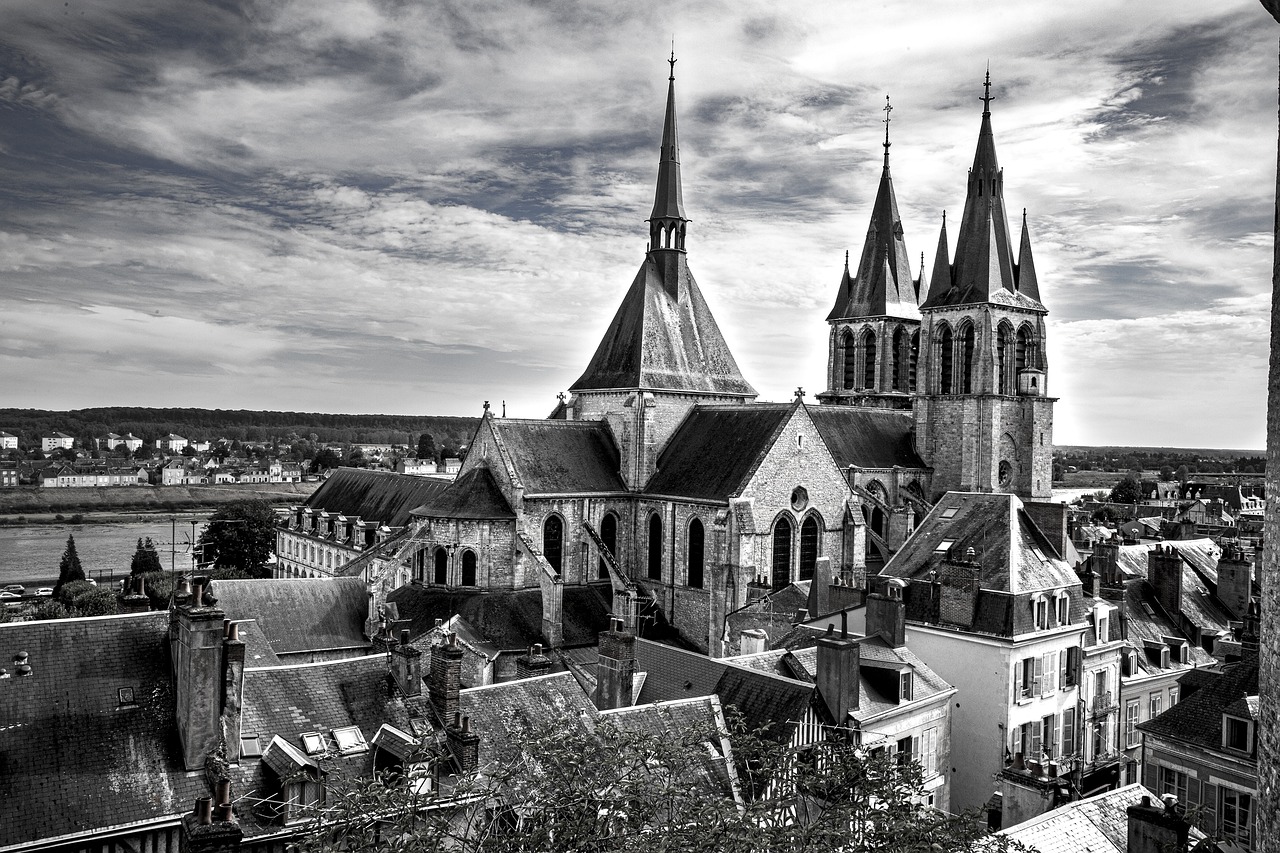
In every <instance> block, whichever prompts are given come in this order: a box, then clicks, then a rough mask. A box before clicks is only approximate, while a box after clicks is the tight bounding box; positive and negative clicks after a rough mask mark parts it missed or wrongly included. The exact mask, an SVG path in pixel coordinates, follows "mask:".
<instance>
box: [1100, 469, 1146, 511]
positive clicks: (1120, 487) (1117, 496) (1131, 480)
mask: <svg viewBox="0 0 1280 853" xmlns="http://www.w3.org/2000/svg"><path fill="white" fill-rule="evenodd" d="M1141 497H1142V488H1141V486H1140V485H1139V484H1138V480H1137V478H1135V477H1134V476H1133V475H1132V474H1130V475H1129V476H1127V477H1125V478H1124V479H1123V480H1121V481H1120V482H1118V483H1116V484H1115V487H1114V488H1112V490H1111V494H1110V495H1109V496H1108V500H1110V501H1111V503H1116V504H1131V503H1137V502H1138V500H1139V499H1140V498H1141Z"/></svg>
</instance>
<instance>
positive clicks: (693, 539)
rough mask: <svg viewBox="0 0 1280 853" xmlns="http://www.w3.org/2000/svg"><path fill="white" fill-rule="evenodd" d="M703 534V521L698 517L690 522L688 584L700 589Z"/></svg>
mask: <svg viewBox="0 0 1280 853" xmlns="http://www.w3.org/2000/svg"><path fill="white" fill-rule="evenodd" d="M703 536H704V531H703V529H702V522H701V521H699V520H698V519H696V518H695V519H694V520H693V521H691V522H689V545H688V557H689V559H688V564H689V565H688V569H689V573H688V584H689V586H692V587H697V588H698V589H702V561H703Z"/></svg>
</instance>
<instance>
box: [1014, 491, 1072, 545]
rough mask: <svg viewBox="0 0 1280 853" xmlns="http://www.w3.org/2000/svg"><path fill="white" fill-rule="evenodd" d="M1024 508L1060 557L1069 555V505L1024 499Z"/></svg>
mask: <svg viewBox="0 0 1280 853" xmlns="http://www.w3.org/2000/svg"><path fill="white" fill-rule="evenodd" d="M1022 509H1023V510H1024V511H1025V512H1026V513H1027V515H1028V516H1030V517H1031V521H1032V522H1034V523H1035V526H1036V527H1038V528H1039V529H1040V532H1041V533H1043V534H1044V535H1045V538H1047V539H1048V540H1049V544H1051V545H1052V546H1053V549H1054V550H1055V551H1057V552H1058V556H1059V557H1063V558H1065V557H1066V556H1067V542H1068V539H1069V537H1068V535H1067V505H1066V504H1065V503H1052V502H1049V501H1044V502H1041V501H1023V502H1022Z"/></svg>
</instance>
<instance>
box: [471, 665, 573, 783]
mask: <svg viewBox="0 0 1280 853" xmlns="http://www.w3.org/2000/svg"><path fill="white" fill-rule="evenodd" d="M458 707H459V710H460V711H461V713H463V714H464V715H466V716H468V717H470V718H471V730H472V731H474V732H475V733H476V734H478V735H479V736H480V762H481V763H482V764H484V763H486V762H488V761H491V760H493V759H495V758H501V759H504V760H506V759H509V758H510V757H512V754H513V750H514V749H515V743H513V742H512V737H513V736H514V737H518V736H519V734H520V733H521V732H524V731H531V730H532V731H537V730H538V729H540V728H542V727H543V726H547V725H553V724H557V723H563V724H565V725H570V724H573V723H577V722H579V721H580V720H582V719H583V718H594V717H596V716H597V712H596V707H595V705H593V704H592V703H591V700H590V699H589V698H588V697H587V694H586V693H584V692H583V691H582V688H581V687H579V686H578V682H577V681H576V680H575V679H574V677H573V675H572V674H570V673H568V672H558V673H555V674H554V675H545V676H541V677H538V678H523V679H520V680H518V681H506V682H502V683H500V684H491V685H485V686H483V687H472V688H469V689H466V690H462V691H461V692H459V694H458Z"/></svg>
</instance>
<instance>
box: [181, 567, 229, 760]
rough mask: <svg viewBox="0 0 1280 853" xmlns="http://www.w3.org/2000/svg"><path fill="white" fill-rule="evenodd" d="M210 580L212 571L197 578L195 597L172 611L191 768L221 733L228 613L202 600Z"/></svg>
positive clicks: (185, 746) (183, 726) (184, 751)
mask: <svg viewBox="0 0 1280 853" xmlns="http://www.w3.org/2000/svg"><path fill="white" fill-rule="evenodd" d="M207 583H208V578H207V577H199V578H196V579H195V582H194V583H193V584H192V593H191V597H190V599H189V601H188V602H187V603H186V604H181V605H178V606H176V607H174V608H173V610H172V612H171V615H170V636H171V637H172V638H173V639H172V645H171V648H170V654H171V656H172V659H173V674H174V691H175V693H176V703H175V704H176V714H177V726H178V738H179V740H180V741H181V743H182V764H183V766H184V767H185V768H186V769H187V770H199V769H201V768H203V767H204V760H205V756H207V755H208V754H209V753H210V752H212V751H213V750H214V749H215V748H217V746H218V739H219V736H220V735H221V725H220V723H221V719H220V718H221V715H222V692H223V639H224V637H223V620H224V618H225V614H224V613H223V612H222V611H221V610H219V609H218V608H217V607H212V606H205V605H204V604H203V603H201V602H202V601H203V597H204V590H205V585H206V584H207ZM238 741H239V738H237V745H238Z"/></svg>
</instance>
